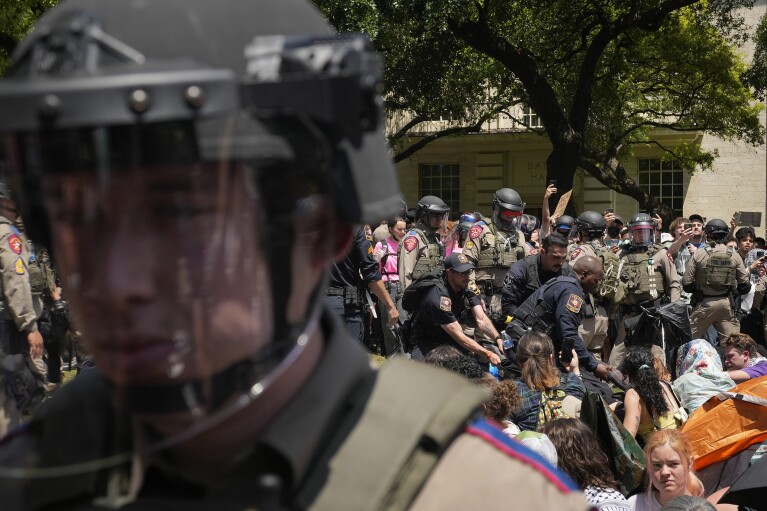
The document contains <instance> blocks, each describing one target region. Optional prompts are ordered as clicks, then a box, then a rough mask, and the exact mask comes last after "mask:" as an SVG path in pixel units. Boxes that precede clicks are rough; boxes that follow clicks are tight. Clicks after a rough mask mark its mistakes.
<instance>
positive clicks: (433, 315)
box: [412, 253, 503, 365]
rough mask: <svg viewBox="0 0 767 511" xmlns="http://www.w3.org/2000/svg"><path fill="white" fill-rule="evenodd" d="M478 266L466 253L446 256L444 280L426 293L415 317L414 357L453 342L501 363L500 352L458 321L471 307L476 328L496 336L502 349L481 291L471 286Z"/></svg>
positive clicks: (492, 337) (498, 335)
mask: <svg viewBox="0 0 767 511" xmlns="http://www.w3.org/2000/svg"><path fill="white" fill-rule="evenodd" d="M475 268H476V267H475V266H474V264H473V263H472V262H471V259H469V258H468V257H467V256H465V255H463V254H456V253H453V254H450V255H449V256H448V257H447V259H445V271H444V272H443V274H442V283H437V284H436V285H434V286H433V287H432V288H431V289H430V290H429V291H426V292H425V293H424V295H423V298H422V299H421V303H420V305H419V307H418V309H417V312H416V313H415V317H414V319H413V321H414V325H413V336H414V340H415V342H416V343H417V347H416V348H415V349H414V350H413V353H412V357H413V358H414V359H416V360H420V359H422V358H423V357H425V356H426V355H427V354H428V353H429V352H430V351H431V350H433V349H434V348H436V347H437V346H441V345H443V344H450V345H453V346H455V347H457V348H458V349H460V350H461V351H463V352H471V353H475V354H476V355H479V356H480V357H481V358H482V359H483V360H485V359H486V360H489V361H490V363H492V364H494V365H498V364H500V363H501V359H500V357H499V356H498V355H496V354H495V353H493V352H492V351H490V350H487V349H485V348H483V347H482V346H481V345H480V344H479V343H477V342H476V341H475V340H474V339H472V338H470V337H468V336H466V335H465V334H464V333H463V329H462V328H461V325H460V324H459V323H458V319H459V318H461V317H462V316H463V315H464V314H466V313H468V311H469V310H470V311H471V314H473V316H474V319H475V320H476V322H477V330H480V331H482V332H484V334H485V336H486V337H489V338H491V339H495V340H496V342H497V343H498V345H499V348H500V349H501V350H502V349H503V344H502V343H501V340H500V334H499V333H498V331H497V330H496V329H495V327H494V326H493V324H492V322H491V321H490V318H488V317H487V315H486V314H485V312H484V310H483V309H482V301H481V299H480V297H479V295H477V294H476V293H474V292H472V291H470V290H469V276H470V274H471V272H472V271H474V270H475Z"/></svg>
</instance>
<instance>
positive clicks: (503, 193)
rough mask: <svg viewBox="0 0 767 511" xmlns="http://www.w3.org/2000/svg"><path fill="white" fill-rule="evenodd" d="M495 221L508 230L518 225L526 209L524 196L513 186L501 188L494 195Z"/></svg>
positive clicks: (501, 227) (510, 230)
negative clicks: (523, 200)
mask: <svg viewBox="0 0 767 511" xmlns="http://www.w3.org/2000/svg"><path fill="white" fill-rule="evenodd" d="M492 205H493V222H494V223H495V225H497V226H498V228H499V229H502V230H504V231H507V232H512V231H514V230H515V229H516V228H517V227H518V218H519V217H520V216H522V213H523V212H524V211H525V203H524V202H522V197H521V196H520V195H519V193H517V192H516V191H515V190H512V189H511V188H501V189H500V190H498V191H496V192H495V195H493V203H492Z"/></svg>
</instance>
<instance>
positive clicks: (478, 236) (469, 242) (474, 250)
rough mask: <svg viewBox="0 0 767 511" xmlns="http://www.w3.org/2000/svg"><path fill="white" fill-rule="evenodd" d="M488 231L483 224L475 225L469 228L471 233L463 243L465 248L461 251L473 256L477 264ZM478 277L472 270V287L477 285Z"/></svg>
mask: <svg viewBox="0 0 767 511" xmlns="http://www.w3.org/2000/svg"><path fill="white" fill-rule="evenodd" d="M486 232H487V229H486V228H485V227H484V226H482V225H476V224H475V225H473V226H472V228H471V229H469V234H467V235H466V241H464V243H463V250H462V251H461V253H462V254H463V255H465V256H467V257H471V258H472V259H473V260H474V264H475V265H476V264H477V261H479V253H480V251H481V250H482V248H481V245H482V238H483V237H484V236H485V233H486ZM476 278H477V273H476V272H474V271H473V272H471V280H470V282H471V285H472V287H476V285H477V283H476Z"/></svg>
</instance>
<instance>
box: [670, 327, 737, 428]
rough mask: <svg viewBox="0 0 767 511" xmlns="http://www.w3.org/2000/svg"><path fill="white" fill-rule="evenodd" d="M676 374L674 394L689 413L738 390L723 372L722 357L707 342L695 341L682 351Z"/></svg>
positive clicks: (683, 347)
mask: <svg viewBox="0 0 767 511" xmlns="http://www.w3.org/2000/svg"><path fill="white" fill-rule="evenodd" d="M676 374H677V379H676V380H674V383H673V387H674V391H675V392H676V395H677V396H679V400H680V401H681V402H682V406H684V407H685V409H686V410H687V411H688V412H689V413H692V412H694V411H695V410H696V409H697V408H698V407H699V406H700V405H702V404H703V403H705V402H706V401H708V400H709V399H711V398H712V397H713V396H715V395H717V394H718V393H720V392H723V391H726V390H730V389H731V388H733V387H734V386H735V382H734V381H733V380H732V378H730V376H729V375H728V374H727V373H726V372H724V371H723V369H722V359H721V358H720V357H719V353H717V352H716V349H714V347H713V346H711V345H710V344H709V343H708V342H707V341H706V340H704V339H695V340H693V341H690V342H688V343H685V344H683V345H681V346H680V347H679V354H678V355H677V362H676Z"/></svg>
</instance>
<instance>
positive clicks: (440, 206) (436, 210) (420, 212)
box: [415, 195, 450, 218]
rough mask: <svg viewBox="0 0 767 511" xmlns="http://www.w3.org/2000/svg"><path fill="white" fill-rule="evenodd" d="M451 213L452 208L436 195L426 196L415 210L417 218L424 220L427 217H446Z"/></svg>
mask: <svg viewBox="0 0 767 511" xmlns="http://www.w3.org/2000/svg"><path fill="white" fill-rule="evenodd" d="M447 213H450V207H449V206H448V205H447V204H445V201H443V200H442V199H440V198H439V197H435V196H434V195H424V196H423V197H421V200H419V201H418V204H416V208H415V217H416V218H423V217H424V216H426V215H445V214H447Z"/></svg>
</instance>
